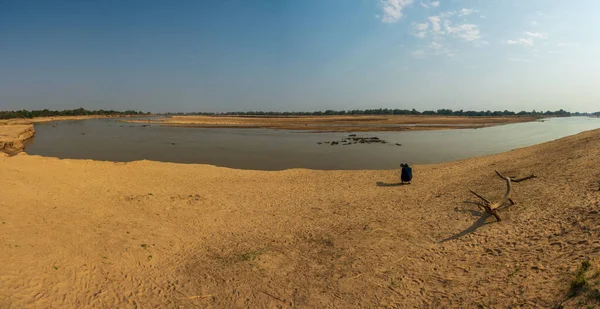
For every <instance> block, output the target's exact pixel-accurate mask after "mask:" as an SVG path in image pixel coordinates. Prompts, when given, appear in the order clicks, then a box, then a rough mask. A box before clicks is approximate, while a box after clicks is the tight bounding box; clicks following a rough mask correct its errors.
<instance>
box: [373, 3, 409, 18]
mask: <svg viewBox="0 0 600 309" xmlns="http://www.w3.org/2000/svg"><path fill="white" fill-rule="evenodd" d="M412 2H413V0H380V2H379V4H380V5H381V9H382V11H383V16H380V18H381V21H382V22H384V23H395V22H397V21H398V20H400V18H402V15H403V12H402V11H403V10H404V8H406V7H407V6H408V5H410V4H412Z"/></svg>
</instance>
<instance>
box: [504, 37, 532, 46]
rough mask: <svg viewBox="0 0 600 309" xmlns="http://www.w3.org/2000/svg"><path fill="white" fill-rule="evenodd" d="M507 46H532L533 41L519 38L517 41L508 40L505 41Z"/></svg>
mask: <svg viewBox="0 0 600 309" xmlns="http://www.w3.org/2000/svg"><path fill="white" fill-rule="evenodd" d="M506 44H508V45H523V46H533V39H531V38H527V39H525V38H520V39H517V40H508V41H506Z"/></svg>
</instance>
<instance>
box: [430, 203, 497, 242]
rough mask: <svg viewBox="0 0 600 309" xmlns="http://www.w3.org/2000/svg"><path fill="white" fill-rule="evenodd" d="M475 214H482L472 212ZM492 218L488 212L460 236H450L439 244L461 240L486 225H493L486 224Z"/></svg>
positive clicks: (459, 234)
mask: <svg viewBox="0 0 600 309" xmlns="http://www.w3.org/2000/svg"><path fill="white" fill-rule="evenodd" d="M473 213H480V212H477V211H475V212H472V214H473ZM480 214H481V213H480ZM490 216H491V215H490V214H488V213H487V212H484V213H483V214H481V216H480V217H479V219H477V221H475V222H473V224H471V226H469V227H468V228H466V229H465V230H464V231H462V232H460V233H458V234H455V235H452V236H450V237H448V238H446V239H443V240H440V241H439V243H444V242H447V241H450V240H455V239H459V238H461V237H463V236H465V235H469V234H471V233H473V232H475V231H476V230H477V229H478V228H480V227H482V226H484V225H487V224H490V223H493V222H485V221H486V220H487V218H489V217H490Z"/></svg>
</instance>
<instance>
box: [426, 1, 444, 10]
mask: <svg viewBox="0 0 600 309" xmlns="http://www.w3.org/2000/svg"><path fill="white" fill-rule="evenodd" d="M421 6H422V7H424V8H426V9H429V8H437V7H439V6H440V2H439V1H433V2H429V3H426V2H423V1H421Z"/></svg>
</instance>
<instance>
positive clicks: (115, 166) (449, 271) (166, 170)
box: [0, 130, 600, 308]
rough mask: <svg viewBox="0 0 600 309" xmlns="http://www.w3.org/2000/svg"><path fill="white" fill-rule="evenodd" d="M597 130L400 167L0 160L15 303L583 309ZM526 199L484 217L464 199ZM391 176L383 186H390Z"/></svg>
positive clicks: (595, 241) (1, 234)
mask: <svg viewBox="0 0 600 309" xmlns="http://www.w3.org/2000/svg"><path fill="white" fill-rule="evenodd" d="M598 166H600V130H595V131H590V132H584V133H581V134H578V135H576V136H571V137H567V138H564V139H561V140H558V141H555V142H550V143H546V144H542V145H537V146H533V147H528V148H524V149H519V150H515V151H511V152H507V153H503V154H498V155H493V156H488V157H480V158H473V159H468V160H463V161H458V162H451V163H444V164H436V165H423V166H415V167H414V171H415V179H414V181H413V183H412V184H411V185H408V186H393V185H390V186H386V185H385V184H393V183H396V182H397V181H398V171H313V170H301V169H296V170H287V171H280V172H264V171H243V170H233V169H227V168H218V167H213V166H207V165H183V164H172V163H159V162H150V161H138V162H132V163H112V162H97V161H91V160H58V159H54V158H44V157H38V156H29V155H26V154H24V153H22V154H20V155H16V156H14V157H10V158H8V157H0V175H2V177H0V192H1V194H2V198H0V222H1V224H0V247H1V248H2V250H0V261H2V263H0V304H1V306H0V307H2V308H52V307H54V308H361V307H377V308H448V307H459V308H478V307H480V308H507V307H521V308H551V307H553V306H555V305H558V304H560V303H563V302H564V304H565V308H573V307H575V304H576V303H577V302H578V301H579V300H580V299H581V300H582V302H583V304H587V303H590V304H594V303H592V301H593V300H589V299H588V298H586V296H578V297H575V298H568V297H567V294H568V289H569V282H570V280H571V278H572V276H573V273H574V272H575V269H576V268H577V267H578V266H579V265H580V264H581V262H582V261H583V260H585V259H588V258H591V259H592V269H591V270H590V271H589V272H588V273H587V274H588V277H590V278H589V282H590V285H594V284H598V283H594V282H596V281H597V280H598V278H596V279H593V278H591V277H592V276H593V274H594V272H595V271H596V270H597V269H598V266H599V265H600V223H599V222H600V192H599V191H598V190H599V181H600V171H599V170H598ZM494 169H498V170H500V171H502V172H504V173H505V174H507V175H513V176H522V175H528V174H530V173H535V174H536V175H537V176H538V178H536V179H532V180H528V181H524V182H521V183H515V184H514V187H513V189H514V194H513V199H514V200H515V202H517V205H515V206H512V207H511V208H509V210H505V211H502V212H501V215H502V217H503V219H504V220H503V221H502V222H500V223H496V222H494V220H493V219H492V218H488V219H487V221H486V224H483V220H481V219H480V218H481V213H480V212H479V210H478V209H477V207H476V206H475V205H473V204H468V203H466V202H468V201H475V200H474V199H473V197H472V196H471V195H470V193H469V191H468V190H469V189H473V190H476V191H478V192H479V193H481V194H484V195H485V196H487V197H489V198H492V199H496V198H499V197H500V196H501V195H502V194H503V192H504V189H505V187H504V184H503V182H502V181H500V180H499V178H498V177H496V176H495V175H494ZM377 182H383V183H384V184H383V185H377Z"/></svg>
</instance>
